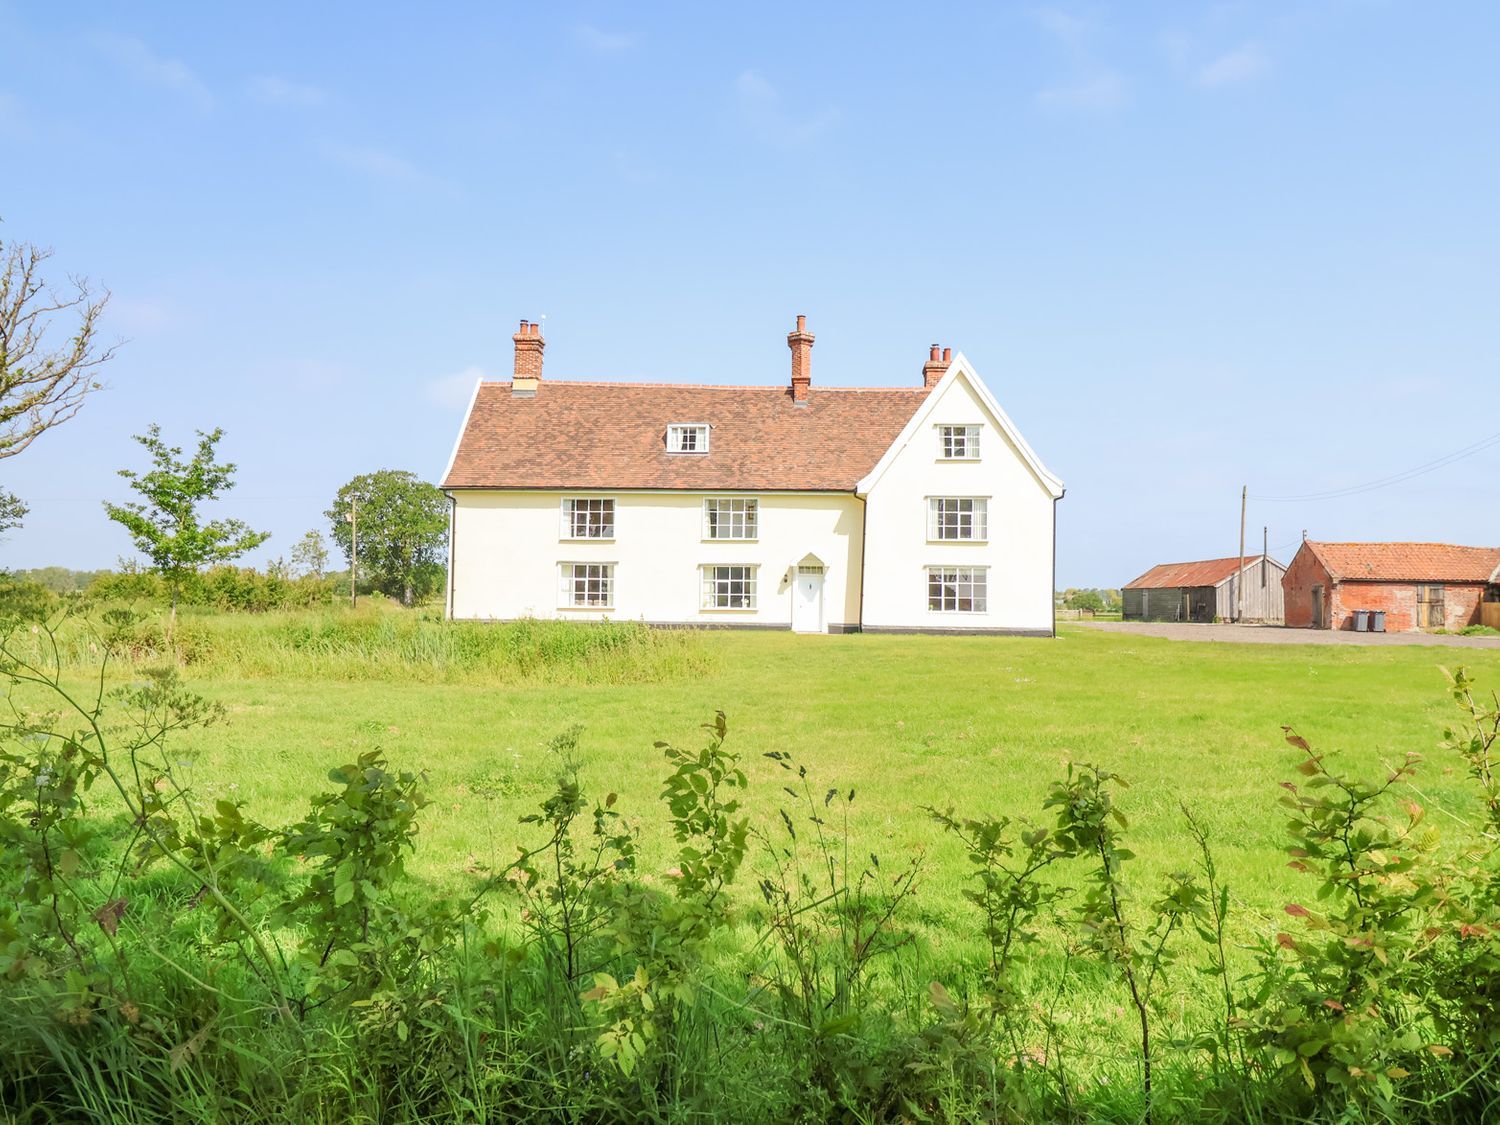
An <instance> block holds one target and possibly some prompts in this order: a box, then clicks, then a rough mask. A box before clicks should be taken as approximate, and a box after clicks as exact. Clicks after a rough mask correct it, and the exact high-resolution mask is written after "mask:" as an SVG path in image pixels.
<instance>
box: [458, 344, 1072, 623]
mask: <svg viewBox="0 0 1500 1125" xmlns="http://www.w3.org/2000/svg"><path fill="white" fill-rule="evenodd" d="M514 340H515V345H516V363H515V377H514V378H513V379H512V380H511V381H510V382H508V383H506V382H480V383H479V384H478V385H477V386H476V387H475V388H474V396H473V398H472V399H471V401H470V403H469V410H468V414H467V415H466V417H465V418H464V423H463V427H462V429H461V430H460V432H459V436H458V441H457V443H456V445H455V446H454V449H453V456H452V457H451V458H450V459H449V463H448V468H447V471H446V472H445V474H444V479H443V489H444V490H445V491H446V492H447V494H448V496H449V497H450V498H451V500H452V528H451V535H450V540H449V543H450V546H449V567H448V606H447V611H448V615H449V616H450V617H452V618H465V619H490V620H506V619H514V618H520V617H547V618H573V619H579V620H599V619H604V618H611V617H613V618H620V619H627V620H643V621H647V622H651V623H654V624H662V625H688V624H691V625H699V626H718V625H724V626H747V627H756V628H773V629H788V628H789V629H792V630H795V631H797V632H807V633H828V632H833V633H840V632H853V631H860V630H863V631H865V632H991V633H1022V634H1031V635H1051V633H1052V630H1053V624H1052V623H1053V601H1052V590H1053V555H1054V534H1053V530H1054V526H1055V521H1056V515H1055V512H1056V502H1057V501H1058V500H1059V499H1061V497H1062V495H1063V486H1062V482H1061V481H1060V480H1058V479H1057V477H1055V476H1053V475H1052V474H1051V473H1050V472H1048V471H1047V469H1046V468H1045V467H1044V466H1043V465H1042V463H1041V461H1040V460H1039V459H1038V458H1037V456H1036V454H1035V453H1034V452H1032V450H1031V447H1030V446H1028V445H1027V444H1026V441H1025V439H1024V438H1022V437H1021V435H1020V433H1019V432H1018V431H1017V430H1016V428H1015V426H1014V425H1013V424H1012V423H1011V420H1010V419H1009V418H1008V417H1006V414H1005V411H1003V410H1002V409H1001V408H1000V404H999V403H997V402H996V401H995V398H994V396H993V395H991V394H990V391H989V389H988V388H987V387H986V386H985V385H984V383H983V382H982V381H981V380H980V378H979V376H978V374H977V373H976V372H975V371H974V369H973V367H971V366H970V365H969V362H968V361H967V360H966V359H965V358H964V356H963V355H961V354H960V355H958V356H956V357H955V356H953V355H952V352H951V349H943V350H942V351H941V353H940V352H939V349H938V348H937V347H936V346H934V347H933V349H932V352H931V356H930V358H929V359H928V361H927V363H926V364H925V365H924V366H923V369H922V382H921V384H920V385H918V386H912V387H869V388H853V387H821V386H820V387H818V388H816V389H814V388H813V386H812V378H811V363H810V361H811V353H812V345H813V336H812V334H811V333H810V332H808V331H807V324H806V319H805V318H804V317H800V316H799V317H798V318H797V329H796V331H794V332H792V333H791V334H790V335H789V336H788V337H787V343H788V345H789V346H790V347H791V350H792V370H791V380H790V385H785V384H783V385H781V386H765V387H759V386H757V387H730V386H701V385H684V384H669V383H658V384H651V383H592V382H579V381H574V380H558V379H547V380H543V378H542V351H543V347H544V341H543V339H542V335H541V331H540V326H539V325H536V324H529V323H527V322H526V321H522V322H521V329H520V331H519V332H517V333H516V335H515V337H514Z"/></svg>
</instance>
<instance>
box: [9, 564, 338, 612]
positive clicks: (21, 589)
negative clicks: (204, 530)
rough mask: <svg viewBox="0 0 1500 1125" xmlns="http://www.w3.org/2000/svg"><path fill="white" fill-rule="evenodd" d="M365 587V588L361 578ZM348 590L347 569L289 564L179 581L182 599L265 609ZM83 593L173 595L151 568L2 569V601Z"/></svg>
mask: <svg viewBox="0 0 1500 1125" xmlns="http://www.w3.org/2000/svg"><path fill="white" fill-rule="evenodd" d="M360 585H361V593H364V592H366V590H365V588H364V587H365V583H363V582H361V584H360ZM348 591H349V574H348V571H345V572H343V573H342V574H338V573H333V574H327V575H324V576H322V577H318V576H317V575H312V574H307V575H301V576H294V575H292V574H291V573H289V572H288V571H287V570H286V569H285V568H281V567H271V568H268V569H267V570H264V571H260V570H256V569H254V568H253V567H241V566H227V565H226V566H215V567H210V568H209V569H207V570H205V571H202V572H201V573H198V574H191V575H188V576H187V577H186V578H184V579H183V580H182V582H181V590H180V602H181V604H183V605H195V606H205V607H212V608H214V609H221V610H239V611H243V612H252V613H262V612H266V611H268V610H274V609H306V608H310V607H313V606H320V605H327V604H329V603H331V602H332V601H333V600H334V599H335V598H337V597H339V596H341V595H347V594H348ZM67 594H85V595H87V596H88V597H90V598H92V599H96V600H98V601H109V602H114V601H119V602H152V603H165V602H167V601H168V600H169V599H170V593H169V591H168V589H167V584H166V580H165V579H164V578H163V577H162V576H161V575H159V574H156V573H154V572H152V571H148V570H139V569H135V568H129V567H127V568H125V569H122V570H69V569H68V568H66V567H61V566H46V567H38V568H36V569H33V570H14V571H10V572H8V573H0V603H5V604H10V603H16V602H18V601H20V602H25V603H26V604H28V605H29V604H32V603H34V602H35V601H36V600H37V599H38V598H40V599H43V600H46V599H48V598H56V597H61V596H63V595H67Z"/></svg>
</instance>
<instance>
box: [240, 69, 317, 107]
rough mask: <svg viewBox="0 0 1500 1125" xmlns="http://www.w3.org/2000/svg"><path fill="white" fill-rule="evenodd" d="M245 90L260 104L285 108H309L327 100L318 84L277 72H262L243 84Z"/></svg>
mask: <svg viewBox="0 0 1500 1125" xmlns="http://www.w3.org/2000/svg"><path fill="white" fill-rule="evenodd" d="M245 92H246V93H247V94H248V95H249V96H250V97H251V99H253V100H254V101H257V102H260V104H261V105H269V106H277V107H279V108H285V109H311V108H312V107H314V106H320V105H322V104H323V103H324V102H326V101H327V100H328V94H327V93H326V92H325V91H324V90H322V89H321V88H320V87H318V86H313V85H311V84H309V83H306V82H294V81H293V80H292V79H290V78H283V77H282V76H281V75H279V74H262V75H259V76H257V77H255V78H252V79H251V80H250V81H249V82H248V83H246V85H245Z"/></svg>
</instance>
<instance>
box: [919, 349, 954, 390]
mask: <svg viewBox="0 0 1500 1125" xmlns="http://www.w3.org/2000/svg"><path fill="white" fill-rule="evenodd" d="M952 361H953V349H952V348H939V347H938V346H937V345H936V344H933V345H932V348H931V350H930V351H929V352H928V355H927V362H926V363H924V364H922V385H923V386H924V387H935V386H937V385H938V383H939V382H940V381H941V380H942V378H943V376H944V375H945V374H946V373H947V371H948V364H950V363H951V362H952Z"/></svg>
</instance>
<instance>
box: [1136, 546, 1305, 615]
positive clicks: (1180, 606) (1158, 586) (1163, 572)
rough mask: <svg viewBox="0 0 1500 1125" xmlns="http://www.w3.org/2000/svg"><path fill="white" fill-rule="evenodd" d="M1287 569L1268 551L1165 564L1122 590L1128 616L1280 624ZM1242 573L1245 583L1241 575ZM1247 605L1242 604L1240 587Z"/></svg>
mask: <svg viewBox="0 0 1500 1125" xmlns="http://www.w3.org/2000/svg"><path fill="white" fill-rule="evenodd" d="M1285 572H1286V568H1285V567H1284V566H1282V565H1281V564H1280V563H1279V562H1277V561H1276V560H1275V559H1273V558H1271V557H1270V556H1268V555H1253V556H1247V557H1246V558H1245V560H1244V567H1243V570H1242V569H1241V565H1240V557H1239V556H1238V555H1234V556H1232V557H1230V558H1227V559H1204V560H1202V561H1199V562H1178V563H1162V564H1161V565H1160V566H1154V567H1152V568H1151V569H1150V570H1148V571H1146V573H1145V574H1143V575H1141V576H1140V577H1139V578H1137V579H1136V580H1135V581H1134V582H1129V583H1126V585H1124V586H1123V587H1121V589H1120V599H1121V607H1122V612H1121V616H1122V617H1123V618H1124V619H1125V620H1126V621H1201V622H1213V621H1233V620H1234V619H1235V617H1236V615H1237V614H1238V615H1239V618H1240V620H1242V621H1257V622H1265V623H1268V624H1278V625H1279V624H1280V623H1281V621H1282V616H1283V615H1282V600H1281V598H1282V592H1281V576H1282V575H1283V574H1284V573H1285ZM1241 575H1243V582H1242V581H1241V579H1240V576H1241ZM1241 585H1243V587H1244V597H1245V601H1244V605H1243V606H1242V607H1239V606H1237V604H1236V603H1237V602H1238V600H1239V595H1240V587H1241Z"/></svg>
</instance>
